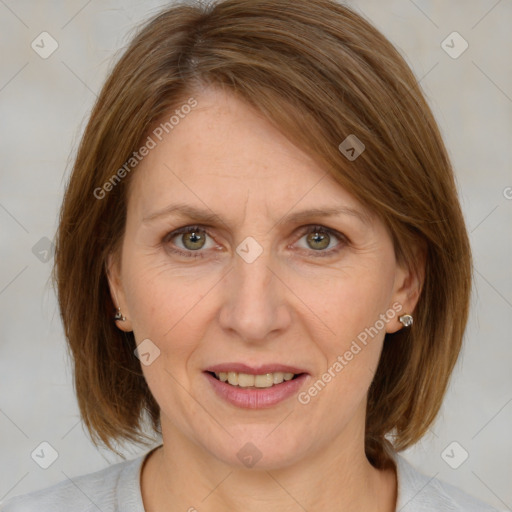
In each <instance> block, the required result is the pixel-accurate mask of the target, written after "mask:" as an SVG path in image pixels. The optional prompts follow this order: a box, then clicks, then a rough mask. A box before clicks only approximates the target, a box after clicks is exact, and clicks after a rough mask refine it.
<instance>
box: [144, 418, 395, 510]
mask: <svg viewBox="0 0 512 512" xmlns="http://www.w3.org/2000/svg"><path fill="white" fill-rule="evenodd" d="M162 434H163V437H164V439H165V440H166V441H165V443H164V445H163V446H162V447H161V448H159V449H157V450H155V451H154V452H153V453H152V454H151V455H150V456H149V458H148V459H147V461H146V464H145V465H144V467H143V471H142V481H141V486H142V496H143V501H144V507H145V510H146V512H163V511H164V510H165V511H166V512H174V511H175V510H176V511H178V510H180V511H183V510H187V511H190V512H194V511H195V510H201V512H214V511H218V510H227V511H231V510H245V511H247V512H257V511H261V510H265V511H268V512H274V511H275V512H277V511H280V512H292V511H297V510H300V509H302V510H309V511H315V510H329V509H331V510H343V511H344V512H355V511H360V510H372V511H378V512H394V511H395V507H396V485H397V484H396V473H395V470H392V469H390V470H378V469H376V468H374V467H373V466H372V465H371V464H370V463H369V461H368V459H367V458H366V456H365V453H364V432H362V434H363V437H362V439H361V436H358V438H359V439H360V440H361V441H362V443H361V442H360V443H357V444H356V443H354V442H353V439H354V437H352V438H351V439H352V443H346V439H347V437H346V436H340V438H339V439H337V440H336V442H334V443H331V444H329V446H328V447H325V448H324V449H323V450H320V451H318V450H317V451H315V453H314V455H312V456H310V457H305V458H302V459H301V460H300V461H298V462H296V463H294V464H290V465H288V466H286V467H280V468H279V469H256V468H255V467H254V468H251V469H247V468H242V469H240V468H234V467H233V466H230V465H228V464H226V463H224V462H223V461H220V460H219V459H218V458H215V457H212V456H211V454H209V453H207V452H205V451H204V449H203V448H202V447H200V446H198V445H196V444H194V443H191V442H190V440H189V439H188V438H187V437H184V436H183V435H182V434H181V433H180V432H179V431H178V430H174V429H172V428H169V425H167V426H166V428H164V425H163V424H162ZM350 434H351V435H352V436H353V435H354V432H351V433H350ZM349 439H350V437H349ZM167 440H171V441H172V442H168V441H167Z"/></svg>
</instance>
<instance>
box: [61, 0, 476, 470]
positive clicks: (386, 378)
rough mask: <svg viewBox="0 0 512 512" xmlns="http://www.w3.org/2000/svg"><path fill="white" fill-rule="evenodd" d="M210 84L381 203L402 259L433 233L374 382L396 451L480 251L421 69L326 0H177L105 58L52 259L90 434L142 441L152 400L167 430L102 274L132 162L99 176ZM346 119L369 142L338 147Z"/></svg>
mask: <svg viewBox="0 0 512 512" xmlns="http://www.w3.org/2000/svg"><path fill="white" fill-rule="evenodd" d="M205 86H216V87H223V88H225V89H226V90H228V91H230V92H231V93H233V94H236V95H238V97H239V98H241V99H243V100H245V101H246V102H248V103H249V104H251V105H252V106H254V107H256V108H257V109H258V110H259V111H260V112H261V113H262V114H264V115H265V116H266V117H267V118H268V120H269V121H270V122H271V123H273V124H274V126H276V127H278V128H279V129H280V131H281V132H282V133H284V134H285V135H286V136H287V137H288V138H289V140H291V141H292V142H294V143H295V144H296V145H297V146H298V147H300V148H301V149H303V150H304V151H306V152H307V153H308V154H310V155H311V156H312V157H313V158H315V159H316V161H317V162H319V163H320V164H321V165H322V166H323V167H324V168H325V169H326V171H328V172H329V173H331V174H332V175H333V176H334V178H335V179H337V180H338V182H339V183H340V185H341V186H343V187H344V188H345V189H346V190H348V191H349V192H351V193H352V194H353V195H354V196H355V197H356V198H357V199H358V200H359V201H361V202H362V203H363V204H364V205H366V206H367V208H368V209H369V210H371V211H373V212H374V213H376V214H377V215H378V216H379V217H380V218H381V219H382V220H383V221H384V223H385V225H386V226H387V228H388V229H389V232H390V233H391V236H392V239H393V243H394V247H395V252H396V256H397V260H398V261H399V262H401V263H405V264H407V265H408V266H409V268H411V269H413V271H414V269H416V268H417V266H418V260H416V259H415V257H414V253H413V247H415V246H422V247H424V248H425V279H424V282H423V286H422V289H421V295H420V297H419V301H418V303H417V305H416V308H415V310H414V326H413V327H412V328H410V329H402V330H400V331H398V332H396V333H394V334H387V335H386V340H385V344H384V348H383V351H382V355H381V360H380V363H379V366H378V368H377V371H376V374H375V378H374V380H373V382H372V385H371V387H370V390H369V395H368V405H367V419H366V439H365V450H366V455H367V457H368V459H369V460H370V462H371V463H372V464H373V465H374V466H375V467H378V468H384V467H387V466H389V464H390V451H391V450H392V449H395V450H397V451H400V450H403V449H405V448H407V447H408V446H410V445H412V444H414V443H415V442H416V441H418V440H419V439H420V438H421V437H422V436H423V434H424V433H425V432H426V430H427V428H428V427H429V425H430V424H431V423H432V421H433V420H434V419H435V417H436V415H437V413H438V411H439V408H440V405H441V402H442V398H443V396H444V393H445V391H446V388H447V385H448V381H449V378H450V374H451V372H452V369H453V367H454V364H455V362H456V360H457V357H458V354H459V351H460V348H461V343H462V337H463V333H464V330H465V326H466V322H467V317H468V309H469V299H470V291H471V281H472V261H471V252H470V246H469V241H468V236H467V232H466V227H465V223H464V219H463V215H462V212H461V209H460V205H459V202H458V197H457V190H456V184H455V181H454V176H453V171H452V168H451V164H450V162H449V158H448V156H447V152H446V149H445V146H444V144H443V141H442V138H441V135H440V133H439V130H438V127H437V125H436V122H435V120H434V118H433V115H432V113H431V111H430V109H429V107H428V105H427V103H426V101H425V99H424V97H423V95H422V92H421V90H420V88H419V86H418V83H417V81H416V80H415V78H414V76H413V74H412V72H411V70H410V69H409V67H408V66H407V64H406V63H405V61H404V59H403V58H402V57H401V56H400V54H399V53H398V52H397V50H396V49H395V48H394V47H393V46H392V44H391V43H390V42H389V41H388V40H387V39H386V38H385V37H384V36H383V35H382V34H381V33H380V32H379V31H377V30H376V29H375V28H374V27H373V26H372V25H371V24H370V23H368V22H367V21H365V20H364V19H363V18H362V17H361V16H359V15H358V14H356V13H355V12H353V11H352V10H351V9H349V8H348V7H346V6H342V5H340V4H338V3H336V2H334V1H331V0H226V1H222V2H219V3H213V4H211V5H202V4H196V5H190V3H187V4H185V3H181V4H177V5H174V6H172V7H170V8H167V9H165V10H164V11H163V12H161V13H160V14H158V15H157V16H155V17H154V18H152V19H151V20H150V21H149V22H148V23H147V24H146V25H145V26H144V27H143V28H142V29H141V30H140V31H139V32H138V34H137V35H136V36H135V37H134V39H133V40H132V41H131V43H130V45H129V47H128V48H127V50H126V51H125V52H124V54H123V55H122V57H121V58H120V60H119V61H118V63H117V64H116V65H115V67H114V69H113V71H112V72H111V73H110V75H109V77H108V79H107V81H106V83H105V85H104V87H103V89H102V91H101V93H100V95H99V97H98V100H97V102H96V104H95V106H94V109H93V111H92V114H91V117H90V120H89V122H88V125H87V127H86V129H85V133H84V135H83V138H82V140H81V143H80V146H79V149H78V154H77V157H76V161H75V164H74V168H73V172H72V175H71V177H70V180H69V184H68V186H67V190H66V193H65V197H64V201H63V205H62V210H61V215H60V225H59V228H58V233H57V240H56V254H55V268H54V275H53V277H54V281H55V283H56V284H57V291H58V299H59V305H60V311H61V316H62V321H63V324H64V329H65V335H66V338H67V340H68V342H69V347H70V350H71V352H72V357H73V361H74V379H75V380H74V383H75V388H76V393H77V397H78V404H79V407H80V412H81V415H82V418H83V420H84V422H85V425H86V427H87V429H88V431H89V433H90V435H91V437H92V440H93V442H94V443H95V444H97V441H98V440H99V441H101V442H102V443H103V444H104V445H106V446H107V447H108V448H109V449H111V450H113V451H116V450H115V449H114V448H113V446H112V444H111V443H112V441H117V440H130V441H135V442H140V443H143V444H146V441H145V440H146V439H150V438H149V437H148V436H147V435H146V434H145V433H144V429H143V428H142V426H143V416H144V414H145V413H147V415H148V417H149V419H150V421H151V427H152V428H153V430H154V431H155V432H157V433H161V430H160V423H159V407H158V404H157V403H156V401H155V400H154V398H153V396H152V394H151V392H150V390H149V388H148V386H147V384H146V381H145V379H144V377H143V374H142V372H141V367H140V362H139V360H138V359H137V358H136V357H135V356H134V353H133V350H134V349H135V346H136V345H135V340H134V337H133V333H128V334H127V333H125V332H123V331H121V330H119V329H118V328H117V327H116V325H115V323H114V321H113V312H114V305H113V303H112V299H111V296H110V292H109V288H108V282H107V277H106V262H107V258H108V255H109V254H118V253H119V248H120V244H121V242H122V238H123V233H124V224H125V217H126V199H127V191H128V186H129V183H130V181H131V180H130V178H131V176H132V175H133V172H136V171H132V172H131V173H130V172H126V173H124V174H126V177H124V179H122V180H118V182H116V183H115V186H112V187H108V193H102V197H101V198H99V199H98V198H97V197H98V193H97V192H95V191H97V190H99V188H101V187H102V186H103V184H105V183H106V182H108V181H109V180H110V182H112V181H111V180H112V176H113V175H114V173H115V172H116V170H118V169H120V168H121V167H122V166H123V165H124V164H125V162H126V161H127V160H128V159H130V157H131V156H132V155H133V152H134V151H135V150H137V149H138V148H139V147H140V145H141V143H142V142H141V141H144V139H145V137H146V136H147V134H148V130H150V128H151V127H152V126H154V125H155V123H156V122H157V121H158V120H160V119H162V117H163V116H164V115H165V114H166V113H169V112H171V111H172V110H173V109H175V108H176V107H178V106H179V105H180V104H182V103H183V102H185V98H187V97H189V96H191V94H192V93H194V92H195V91H200V90H201V87H205ZM350 134H354V135H356V136H357V138H358V139H359V140H361V141H362V142H363V143H364V145H365V148H366V149H365V151H364V152H363V153H362V154H361V155H360V156H359V157H358V158H357V159H356V160H354V161H349V160H347V158H346V157H345V156H344V155H342V153H341V152H340V150H339V149H338V146H339V144H340V143H341V142H342V141H343V140H344V139H345V138H346V137H347V136H348V135H350ZM103 190H105V189H103ZM408 313H412V312H408ZM388 434H389V435H392V436H393V445H391V444H390V442H389V440H388V439H387V438H386V437H385V436H387V435H388ZM116 453H119V452H117V451H116Z"/></svg>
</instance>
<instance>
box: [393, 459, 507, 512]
mask: <svg viewBox="0 0 512 512" xmlns="http://www.w3.org/2000/svg"><path fill="white" fill-rule="evenodd" d="M395 462H396V465H397V477H398V496H397V507H396V509H397V510H400V511H401V512H427V511H429V512H430V511H432V510H436V511H450V512H499V511H498V510H497V509H495V508H494V507H491V506H490V505H488V504H487V503H484V502H482V501H480V500H478V499H477V498H475V497H474V496H471V495H470V494H468V493H466V492H465V491H463V490H462V489H459V488H458V487H455V486H453V485H451V484H448V483H447V482H443V481H442V480H438V479H437V478H434V477H428V476H426V475H424V474H423V473H421V472H419V471H418V470H417V469H416V468H415V467H414V466H413V465H412V464H410V463H409V462H408V461H407V460H406V459H404V458H403V457H402V456H400V455H398V454H395Z"/></svg>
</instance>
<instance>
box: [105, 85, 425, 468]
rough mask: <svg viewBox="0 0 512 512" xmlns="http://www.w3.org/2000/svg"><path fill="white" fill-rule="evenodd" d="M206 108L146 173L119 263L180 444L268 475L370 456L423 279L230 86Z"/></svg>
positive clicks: (157, 390)
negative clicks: (368, 422) (396, 352)
mask: <svg viewBox="0 0 512 512" xmlns="http://www.w3.org/2000/svg"><path fill="white" fill-rule="evenodd" d="M195 99H196V100H197V103H198V104H197V107H196V108H194V109H193V110H192V111H191V112H190V113H189V114H188V115H187V116H186V117H184V118H183V119H180V122H179V124H178V125H176V126H175V127H174V129H173V130H172V131H170V132H169V134H167V135H166V136H165V137H164V138H163V139H162V141H161V142H158V144H157V145H156V147H154V148H153V149H151V150H150V152H149V154H148V155H147V156H146V157H145V158H144V159H143V160H142V162H141V163H140V164H139V165H138V167H137V168H136V170H134V171H133V172H134V173H135V175H134V176H133V182H132V183H131V185H130V195H129V200H128V213H127V223H126V231H125V236H124V241H123V246H122V263H121V267H120V268H117V267H115V266H113V265H112V264H111V266H110V271H111V272H110V275H111V278H112V276H115V277H114V279H113V280H111V286H112V285H114V283H115V286H116V287H115V289H114V290H115V293H116V295H117V299H118V300H119V304H120V306H121V311H122V313H123V314H124V315H125V316H126V317H127V320H126V321H124V322H118V323H117V325H118V326H119V328H121V329H123V330H126V331H131V330H133V332H134V335H135V339H136V341H137V344H141V343H143V344H142V345H141V347H139V356H140V358H141V362H142V370H143V372H144V376H145V378H146V380H147V383H148V385H149V387H150V390H151V392H152V394H153V395H154V397H155V399H156V401H157V402H158V404H159V406H160V408H161V422H162V429H163V435H164V442H166V435H167V436H168V438H170V437H173V436H175V438H177V437H179V438H180V439H181V441H184V442H185V443H187V442H188V443H190V446H191V447H193V449H194V450H200V452H201V453H203V455H204V454H205V453H207V454H209V455H211V456H212V457H213V458H216V459H217V460H220V461H223V462H225V463H227V464H230V465H235V466H240V467H242V466H243V465H244V464H245V465H246V466H248V467H250V465H251V464H253V463H254V462H255V461H257V463H258V467H260V468H276V467H284V466H287V465H289V464H292V463H296V462H299V461H307V460H312V458H313V457H315V456H317V455H318V454H319V453H321V451H325V450H327V449H328V448H333V449H336V446H338V448H337V449H338V452H339V453H343V452H344V453H348V452H350V451H351V450H358V451H360V450H361V449H362V446H363V445H362V444H361V443H362V439H363V435H364V422H365V409H366V396H367V391H368V388H369V386H370V384H371V381H372V378H373V376H374V373H375V370H376V367H377V364H378V361H379V356H380V353H381V349H382V346H383V340H384V335H385V333H386V332H394V331H396V330H398V329H399V328H400V327H401V324H400V323H399V321H398V316H399V314H398V313H397V311H398V310H400V314H404V313H405V312H410V311H411V310H412V309H413V307H414V305H415V303H416V302H415V301H416V298H417V296H416V292H415V285H416V283H415V281H414V278H413V277H411V276H410V275H409V274H408V273H407V272H406V271H405V270H404V269H402V268H401V267H399V266H398V265H397V263H396V261H395V255H394V251H393V246H392V241H391V238H390V236H389V234H388V232H387V230H386V229H385V227H384V225H383V224H382V223H381V222H380V221H379V220H377V219H376V218H374V217H365V211H364V210H363V205H361V204H360V203H359V202H358V201H356V200H355V198H354V197H352V196H351V195H349V194H348V193H347V192H346V191H345V190H344V189H343V188H341V187H340V185H339V184H337V183H336V181H335V180H334V179H333V178H331V177H330V176H329V175H328V174H327V173H326V172H325V171H324V170H322V169H321V168H319V167H318V166H317V165H315V163H314V162H313V161H312V160H311V159H310V158H309V157H308V156H307V155H306V154H304V153H303V152H302V151H301V150H300V148H298V147H295V146H293V145H292V144H291V143H290V142H289V141H288V140H287V139H286V138H285V137H284V136H283V135H281V134H280V133H279V132H278V131H276V130H275V129H274V128H273V127H272V126H271V125H270V124H269V123H268V122H266V121H265V120H264V119H263V118H262V117H260V116H259V115H258V114H257V113H256V112H255V111H254V110H252V108H251V107H249V106H248V105H246V104H245V103H243V102H240V101H239V100H237V99H235V98H234V97H233V96H230V95H227V94H225V93H223V92H220V91H218V90H215V89H208V90H205V91H203V92H202V93H201V94H200V95H196V96H195ZM344 158H345V157H344V156H343V155H342V154H341V153H340V159H344ZM344 163H345V164H346V165H350V162H349V161H348V160H346V161H344ZM335 209H336V210H342V211H341V212H340V213H337V214H331V215H329V216H327V215H325V214H323V213H322V211H329V210H335ZM166 210H168V212H167V213H165V211H166ZM192 210H194V211H195V212H197V215H196V214H193V213H192ZM308 210H321V212H317V213H303V212H306V211H308ZM299 214H300V215H299ZM366 215H367V212H366ZM213 216H214V217H213ZM230 369H231V370H232V371H233V372H235V373H232V374H231V375H229V374H228V377H229V381H228V382H222V381H221V380H217V378H216V377H214V376H213V374H212V373H208V372H213V373H214V372H217V373H218V374H219V375H218V377H221V378H225V377H226V376H223V375H222V374H220V371H221V370H222V371H223V372H226V373H227V372H229V370H230ZM240 373H241V374H242V375H239V374H240ZM287 373H293V374H300V377H299V378H295V379H292V380H283V379H288V378H289V377H290V375H286V374H287ZM255 374H257V375H259V376H258V377H254V375H255ZM266 374H270V375H266ZM274 380H275V382H276V384H274ZM281 381H282V382H281ZM229 382H231V384H230V383H229ZM279 382H280V383H279ZM237 383H238V385H237ZM315 383H316V385H315ZM270 384H272V385H271V387H265V386H269V385H270ZM260 386H262V387H260ZM258 459H259V460H258Z"/></svg>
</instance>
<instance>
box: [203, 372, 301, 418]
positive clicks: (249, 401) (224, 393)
mask: <svg viewBox="0 0 512 512" xmlns="http://www.w3.org/2000/svg"><path fill="white" fill-rule="evenodd" d="M204 374H205V375H206V378H207V379H208V380H209V381H210V383H211V385H212V386H213V389H214V390H215V392H216V393H217V395H219V396H220V397H221V398H223V399H224V400H226V401H227V402H229V403H230V404H232V405H236V406H237V407H242V408H244V409H266V408H268V407H272V406H273V405H275V404H277V403H279V402H282V401H283V400H286V399H287V398H289V397H290V396H292V395H295V394H296V393H297V392H298V390H299V389H300V387H301V386H302V385H303V384H304V382H305V380H306V379H307V377H308V375H307V374H306V373H303V374H301V375H299V376H298V377H297V378H295V379H293V380H285V381H283V382H282V383H281V384H274V385H273V386H272V387H270V388H241V387H239V386H232V385H231V384H228V383H226V382H222V381H220V380H218V379H216V378H215V377H214V376H213V375H211V374H209V373H208V372H204Z"/></svg>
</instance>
